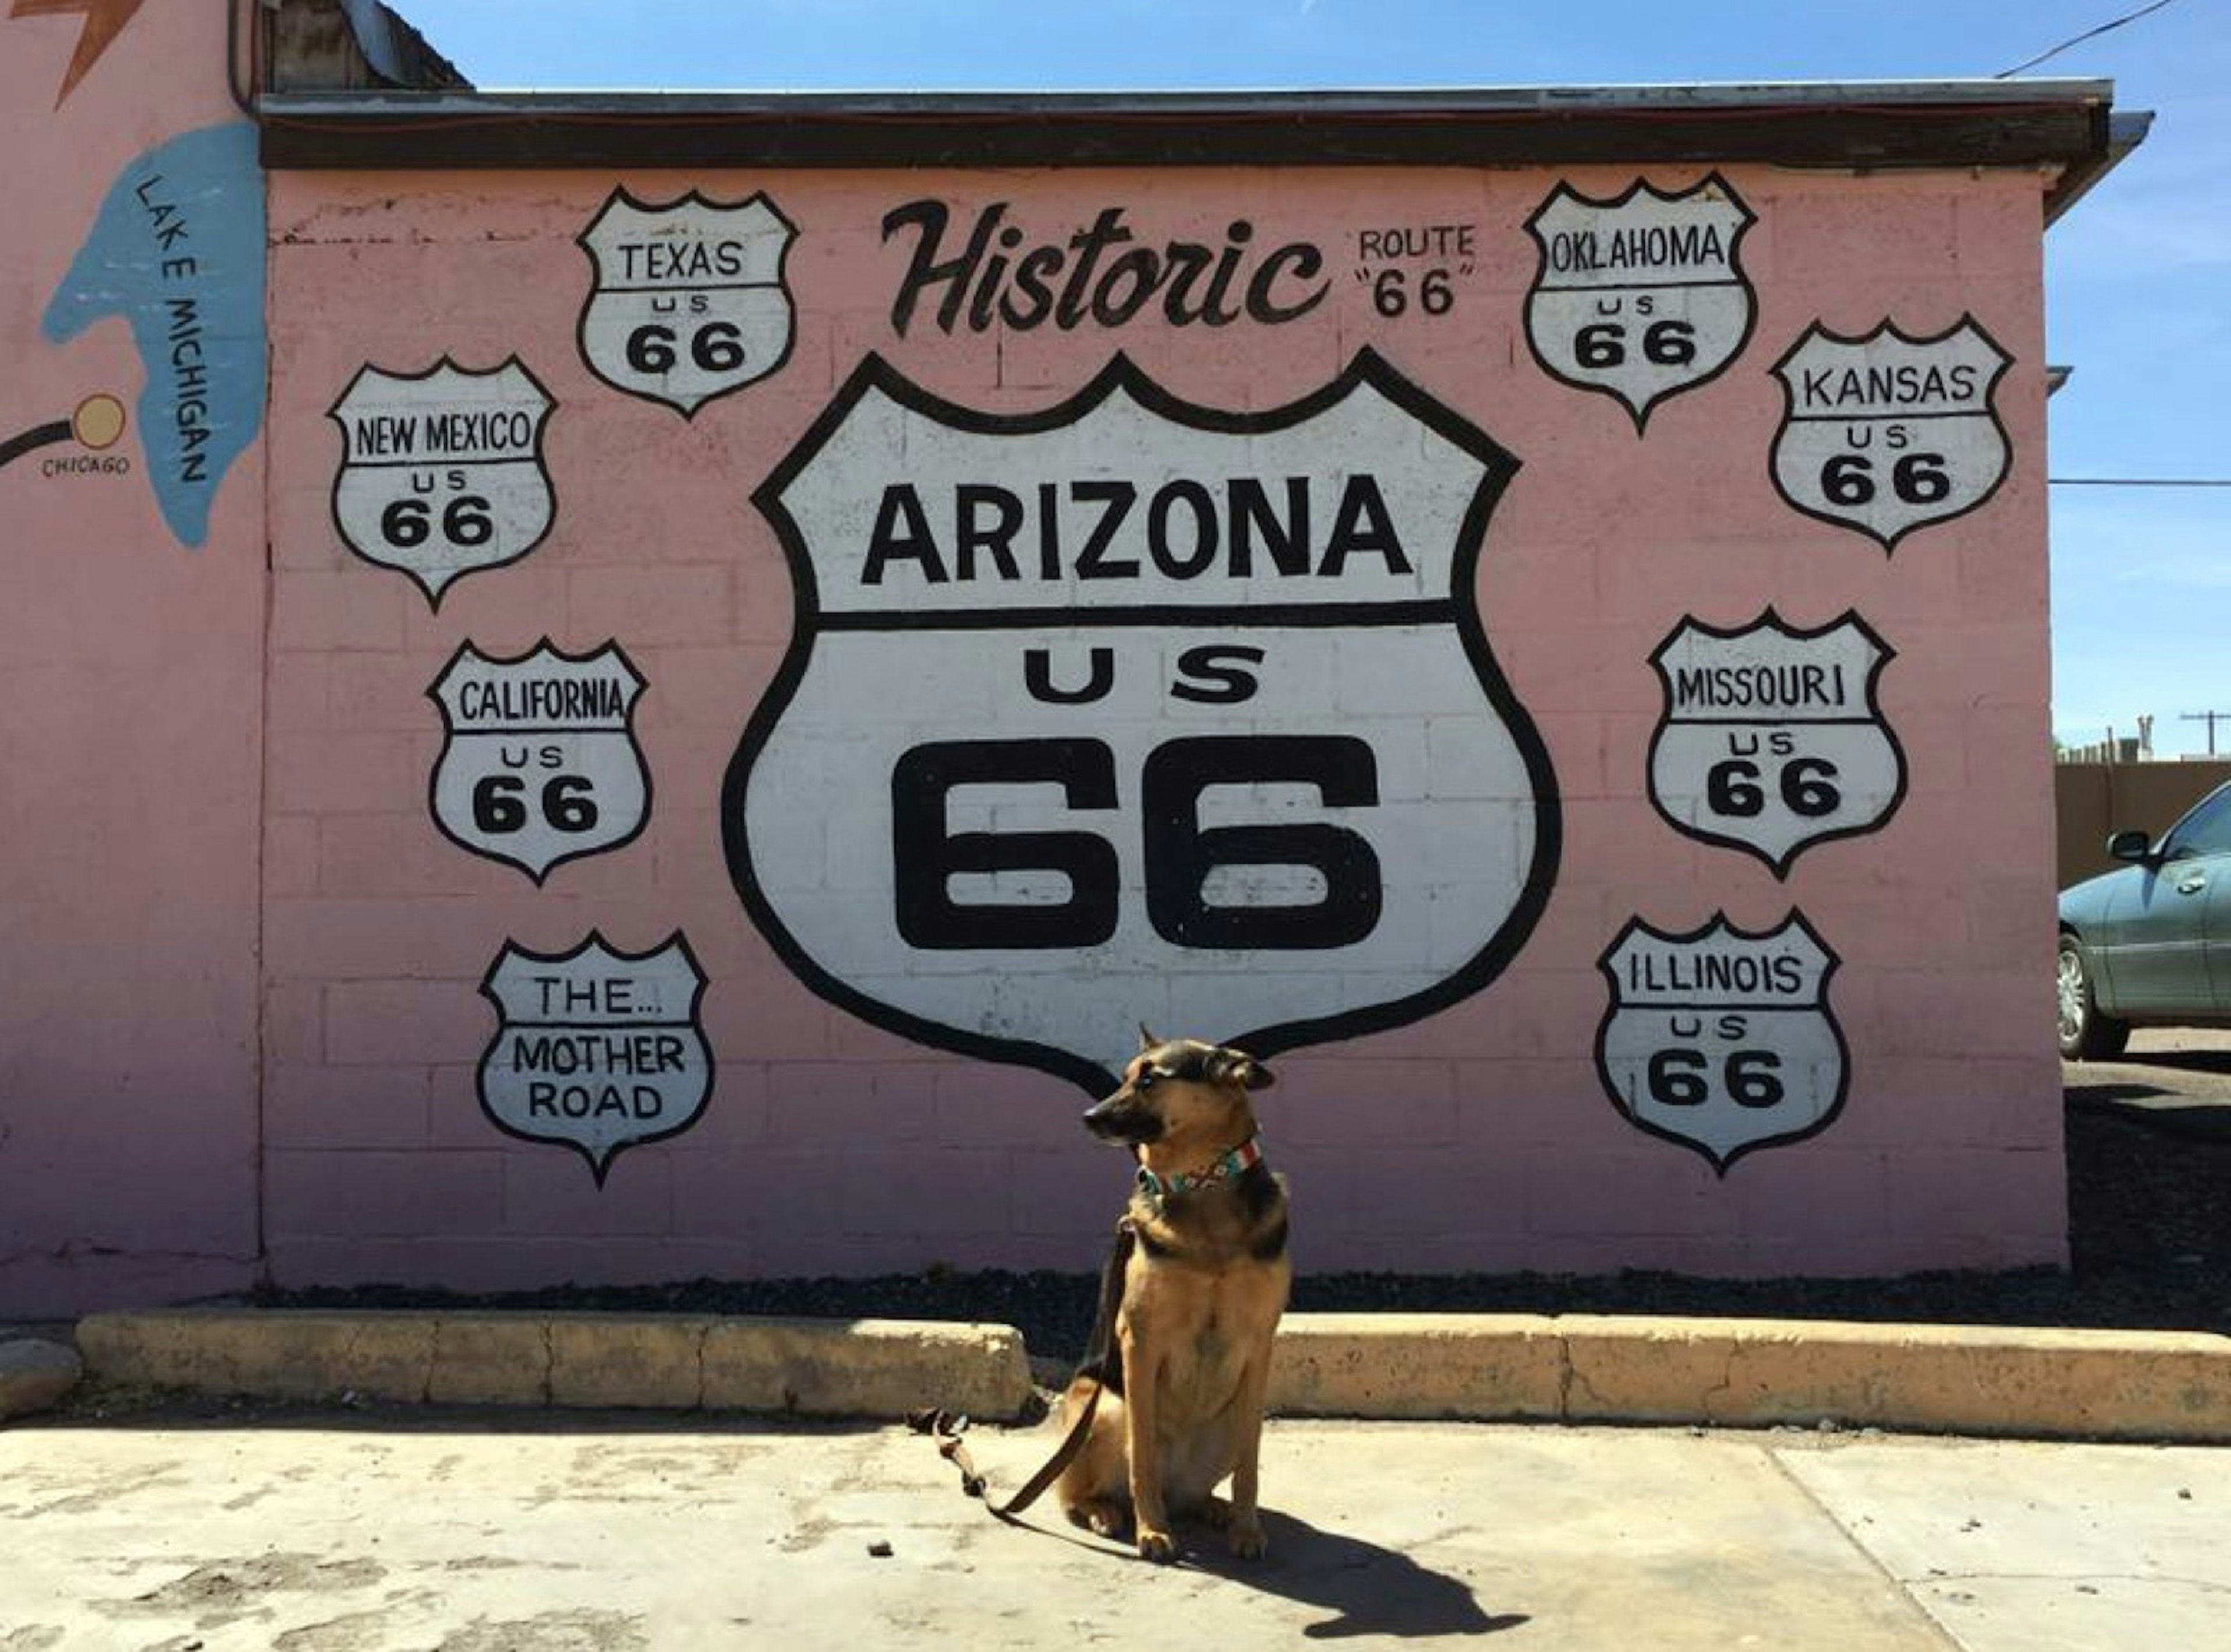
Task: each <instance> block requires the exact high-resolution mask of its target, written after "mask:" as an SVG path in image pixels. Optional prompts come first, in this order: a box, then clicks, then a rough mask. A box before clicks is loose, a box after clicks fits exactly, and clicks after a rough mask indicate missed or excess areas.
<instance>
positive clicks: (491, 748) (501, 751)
mask: <svg viewBox="0 0 2231 1652" xmlns="http://www.w3.org/2000/svg"><path fill="white" fill-rule="evenodd" d="M426 693H427V694H428V696H429V697H430V699H432V700H433V701H434V703H435V705H436V706H437V707H440V708H441V713H442V732H443V744H442V755H441V758H439V760H438V761H437V763H436V764H435V765H434V778H433V782H432V787H431V796H432V806H433V811H434V823H435V824H436V825H437V827H439V828H440V829H441V832H442V835H443V836H444V837H446V838H448V839H449V841H450V842H453V843H455V844H456V845H457V846H458V847H459V848H460V849H469V850H471V851H472V852H473V853H474V854H475V855H486V856H488V859H490V860H492V861H504V862H506V863H507V864H508V865H511V866H515V867H517V868H519V869H520V870H521V871H522V872H524V873H526V874H527V876H528V877H530V878H532V879H533V880H534V881H535V882H537V883H540V882H541V881H543V879H545V878H546V877H547V876H549V874H550V870H551V868H553V867H555V866H559V865H560V864H562V863H563V862H565V861H572V860H579V858H580V857H581V856H583V855H598V854H601V853H603V852H604V851H605V850H607V849H618V848H619V847H620V845H622V844H623V843H627V842H632V841H633V840H634V839H635V837H636V836H637V834H639V833H640V832H641V831H642V830H643V822H644V820H645V819H646V818H647V817H648V816H649V815H650V774H649V772H648V771H646V770H645V768H644V767H643V752H642V750H641V748H639V747H638V746H637V745H636V740H635V730H634V726H633V719H634V716H635V702H636V699H637V696H638V695H639V694H642V693H643V675H642V674H641V673H640V672H638V671H637V669H636V668H635V664H634V662H633V661H630V659H629V658H628V657H627V655H625V654H624V653H622V652H621V651H620V649H619V647H618V644H617V643H611V642H607V643H605V646H604V647H602V648H601V649H597V650H596V651H595V652H594V653H592V654H585V655H571V654H565V653H561V652H560V651H559V649H555V648H553V646H552V645H551V643H550V641H549V639H548V638H547V637H546V638H544V639H543V640H542V641H541V642H540V643H538V644H537V645H536V646H535V648H534V649H533V651H532V652H531V653H528V654H526V655H521V656H520V657H519V658H517V659H514V660H499V659H490V658H489V657H488V655H484V654H482V653H481V652H480V650H479V649H475V648H474V647H473V645H472V644H471V643H469V642H467V643H465V644H464V645H463V646H462V647H461V648H460V649H458V650H457V651H456V654H454V655H451V656H450V658H449V664H448V665H447V666H445V667H443V670H442V674H441V675H440V676H439V677H437V679H435V681H434V685H433V687H430V688H429V689H428V690H427V691H426Z"/></svg>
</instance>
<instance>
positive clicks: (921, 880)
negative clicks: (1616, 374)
mask: <svg viewBox="0 0 2231 1652" xmlns="http://www.w3.org/2000/svg"><path fill="white" fill-rule="evenodd" d="M1515 468H1516V461H1513V460H1512V459H1511V458H1510V456H1509V455H1507V454H1505V453H1504V450H1503V449H1502V448H1499V447H1497V445H1496V444H1495V443H1494V442H1492V441H1491V440H1490V439H1489V438H1488V437H1487V436H1485V435H1484V434H1483V433H1482V432H1481V431H1479V430H1478V429H1475V428H1474V427H1473V426H1471V424H1469V423H1466V422H1465V420H1464V419H1462V418H1460V417H1459V416H1457V415H1456V414H1455V413H1453V412H1452V411H1451V410H1448V409H1447V408H1445V407H1444V406H1442V405H1441V404H1439V403H1437V402H1435V401H1434V400H1433V399H1432V397H1428V396H1426V394H1425V393H1423V392H1422V391H1420V390H1418V389H1417V388H1416V387H1415V386H1414V385H1413V384H1409V383H1408V382H1407V380H1405V379H1403V378H1401V377H1400V375H1399V374H1397V373H1396V372H1395V371H1394V370H1393V369H1392V368H1390V367H1389V366H1388V365H1387V363H1386V362H1384V361H1383V360H1381V358H1379V357H1378V356H1377V355H1375V354H1374V353H1372V352H1368V351H1366V352H1362V353H1361V354H1360V355H1359V356H1358V357H1357V358H1356V359H1355V363H1354V364H1353V365H1351V366H1350V367H1349V368H1348V371H1346V372H1344V373H1342V375H1341V376H1340V377H1339V378H1337V379H1335V381H1334V382H1333V383H1331V384H1328V385H1327V386H1326V387H1325V388H1324V389H1323V390H1320V391H1318V392H1317V393H1316V394H1314V395H1312V396H1310V397H1306V398H1305V399H1303V401H1301V402H1298V403H1294V404H1293V405H1291V406H1288V407H1284V408H1279V409H1276V410H1271V411H1267V412H1248V413H1239V412H1225V411H1219V410H1212V409H1208V408H1203V407H1198V406H1194V405H1192V404H1190V403H1185V402H1182V401H1180V400H1179V399H1178V398H1176V397H1174V396H1172V395H1170V394H1169V393H1168V392H1167V391H1166V390H1162V389H1161V387H1160V386H1158V385H1157V384H1154V382H1153V381H1152V380H1150V379H1149V378H1147V377H1146V376H1145V375H1144V374H1143V373H1141V371H1139V370H1138V369H1137V368H1135V367H1134V366H1133V365H1131V364H1130V363H1129V362H1128V360H1126V359H1125V358H1122V357H1121V356H1119V357H1117V358H1115V361H1114V362H1113V363H1111V365H1109V368H1108V369H1107V370H1106V371H1104V372H1103V373H1102V374H1101V375H1100V376H1099V377H1098V378H1096V379H1095V380H1094V381H1093V382H1092V384H1090V385H1089V386H1087V387H1086V388H1085V389H1084V390H1082V391H1080V392H1079V393H1078V394H1077V396H1076V397H1073V398H1071V399H1070V400H1069V401H1067V402H1064V403H1062V404H1060V405H1059V406H1057V407H1054V408H1051V409H1048V410H1045V411H1044V412H1039V413H1032V414H1025V415H994V414H989V413H983V412H979V411H975V410H971V409H969V408H966V407H961V406H957V405H955V404H954V403H948V402H945V401H941V400H940V399H939V398H937V397H934V396H931V395H929V394H928V393H927V392H925V391H923V390H920V389H919V388H917V387H915V385H913V384H909V382H908V381H907V380H906V379H905V378H902V377H901V376H900V375H899V374H898V373H896V371H893V370H892V369H891V368H890V367H889V366H888V365H886V364H885V363H883V361H882V360H881V359H880V358H876V357H874V356H870V357H869V358H867V359H866V360H865V361H864V362H863V364H862V365H861V366H860V368H859V369H858V371H856V372H855V373H854V374H853V375H852V377H851V378H850V381H849V382H848V383H847V384H845V385H844V388H843V389H842V390H840V391H839V393H838V395H837V398H836V400H835V401H834V402H833V403H831V406H830V407H829V409H828V410H826V411H825V412H824V414H823V415H822V416H821V417H820V418H819V419H818V421H816V423H814V425H813V426H812V429H809V430H808V431H807V432H806V434H805V436H804V437H803V438H802V439H801V440H800V442H799V445H798V446H797V448H795V449H793V450H792V452H791V454H790V455H788V456H787V457H786V459H785V460H784V461H782V463H781V464H780V465H779V467H778V468H776V470H775V472H774V474H773V475H772V476H770V477H769V478H768V480H767V481H766V483H765V484H764V485H763V486H762V487H760V490H759V492H758V493H757V494H756V495H755V499H756V500H757V502H758V504H759V506H760V509H761V510H762V511H763V512H764V513H766V515H767V517H768V518H769V519H770V520H771V521H772V522H773V524H774V526H775V529H776V532H778V534H779V536H780V538H781V540H782V543H783V545H784V548H785V550H786V552H787V553H788V555H789V558H790V560H791V565H792V573H793V576H794V578H795V583H796V587H797V591H798V616H797V623H796V627H795V631H794V635H793V639H792V644H791V649H790V652H789V654H788V655H787V656H786V658H785V660H784V661H783V664H782V666H781V668H780V669H779V672H778V674H777V677H776V681H775V682H774V684H773V687H771V688H770V689H769V691H768V693H767V694H766V698H765V699H764V700H762V701H761V702H760V706H759V707H758V708H757V709H756V711H755V712H754V713H753V716H752V718H751V720H750V721H749V724H748V725H747V727H746V729H745V731H744V735H743V739H742V742H741V744H740V747H739V750H738V752H737V755H736V758H735V760H734V763H733V764H732V765H730V767H729V771H728V776H727V787H726V791H725V794H724V797H723V803H722V810H723V825H724V829H725V832H726V836H727V852H728V863H729V868H730V872H731V874H732V876H733V877H734V881H735V883H736V886H737V888H738V891H739V892H740V894H741V896H742V899H743V900H744V903H745V906H746V907H747V910H748V911H749V912H750V913H751V915H752V917H753V920H754V921H755V922H756V923H757V924H758V925H759V926H760V930H761V931H762V932H764V933H765V934H766V937H767V938H768V939H769V941H770V943H771V944H772V945H773V946H774V947H775V949H776V950H777V952H779V954H780V956H781V957H782V958H784V960H785V961H786V963H787V964H788V965H790V967H791V968H792V970H794V971H796V972H797V973H798V974H799V976H800V978H803V979H804V980H805V982H806V983H807V984H809V985H810V986H812V988H813V989H814V990H815V991H818V992H819V993H821V994H822V995H823V996H824V997H828V998H829V999H831V1001H833V1002H835V1003H839V1004H841V1005H843V1006H844V1007H845V1008H846V1009H848V1010H851V1011H853V1012H854V1013H856V1014H858V1015H860V1016H863V1017H865V1018H866V1019H868V1020H870V1021H872V1022H875V1023H878V1024H880V1025H883V1026H884V1027H887V1028H889V1029H894V1030H896V1031H897V1032H900V1033H901V1034H902V1035H904V1036H908V1037H911V1038H914V1039H917V1040H919V1041H921V1042H926V1043H930V1044H935V1045H940V1046H942V1047H944V1048H947V1049H954V1050H960V1051H963V1052H966V1053H969V1054H973V1055H983V1056H986V1057H989V1058H991V1059H993V1060H997V1061H1006V1062H1019V1063H1023V1064H1025V1065H1029V1066H1033V1067H1037V1068H1041V1069H1043V1070H1044V1071H1047V1072H1050V1073H1054V1074H1060V1075H1063V1076H1064V1077H1067V1078H1069V1079H1070V1080H1071V1081H1074V1082H1076V1083H1077V1084H1079V1085H1080V1086H1083V1087H1085V1088H1087V1089H1089V1090H1095V1091H1096V1090H1099V1089H1103V1088H1104V1087H1106V1086H1107V1085H1108V1083H1109V1074H1110V1073H1111V1071H1112V1070H1113V1069H1114V1068H1115V1067H1116V1066H1117V1065H1118V1064H1120V1063H1121V1062H1122V1060H1123V1059H1124V1058H1125V1057H1126V1056H1127V1055H1128V1054H1129V1053H1130V1052H1131V1051H1132V1050H1133V1049H1135V1048H1136V1044H1137V1037H1138V1025H1139V1023H1141V1021H1145V1022H1148V1023H1151V1024H1154V1025H1156V1026H1163V1025H1168V1026H1184V1027H1186V1028H1187V1029H1191V1030H1193V1032H1194V1033H1196V1034H1197V1035H1198V1036H1203V1037H1215V1038H1219V1039H1237V1040H1238V1042H1241V1043H1243V1044H1245V1046H1247V1047H1248V1048H1250V1049H1254V1050H1256V1051H1258V1053H1263V1054H1270V1053H1274V1052H1276V1051H1278V1050H1281V1049H1291V1048H1293V1047H1294V1046H1297V1045H1299V1044H1303V1043H1309V1042H1316V1041H1319V1040H1323V1039H1329V1038H1336V1037H1342V1036H1350V1035H1353V1034H1357V1033H1361V1032H1364V1031H1368V1030H1372V1029H1378V1028H1383V1027H1390V1026H1396V1025H1400V1024H1402V1023H1407V1022H1409V1021H1413V1020H1415V1019H1417V1018H1419V1017H1420V1016H1426V1015H1428V1014H1431V1013H1432V1011H1434V1010H1437V1009H1439V1008H1441V1007H1443V1006H1445V1005H1446V1004H1448V1003H1452V1002H1454V1001H1455V1000H1457V999H1459V998H1461V997H1465V996H1466V995H1468V994H1470V993H1471V992H1474V991H1478V990H1479V989H1480V988H1481V987H1482V986H1484V984H1486V983H1487V982H1488V981H1490V980H1491V979H1492V978H1494V977H1495V976H1496V975H1497V973H1498V972H1499V971H1501V970H1502V968H1503V967H1504V965H1505V964H1506V963H1507V962H1508V961H1509V960H1510V958H1511V957H1512V955H1513V954H1514V953H1515V952H1516V950H1517V949H1518V947H1519V945H1520V944H1521V943H1522V942H1523V939H1524V938H1525V936H1526V935H1527V933H1528V932H1529V931H1530V929H1531V928H1532V926H1533V925H1534V922H1535V920H1536V917H1537V916H1538V915H1539V913H1540V911H1541V908H1542V904H1543V902H1544V900H1546V899H1547V897H1548V893H1549V884H1550V881H1551V879H1552V877H1553V875H1554V874H1555V865H1556V857H1557V843H1558V821H1557V808H1556V798H1555V784H1554V782H1553V779H1552V778H1551V775H1550V771H1549V761H1548V758H1547V756H1546V754H1545V752H1544V751H1543V749H1542V742H1541V740H1540V739H1539V738H1538V737H1537V735H1536V732H1535V731H1534V728H1533V726H1532V724H1531V723H1530V721H1529V720H1528V718H1527V716H1526V714H1525V713H1524V711H1523V709H1522V708H1521V707H1520V706H1519V705H1518V703H1517V701H1516V700H1515V699H1514V698H1513V697H1512V695H1511V693H1510V688H1509V687H1508V686H1507V685H1506V684H1505V683H1504V679H1503V677H1502V674H1501V673H1500V672H1499V671H1498V670H1497V667H1496V664H1495V661H1494V659H1493V657H1492V656H1491V654H1490V653H1489V651H1488V646H1487V638H1486V635H1485V632H1484V629H1483V627H1482V625H1481V622H1480V616H1479V612H1478V606H1477V600H1476V597H1475V586H1474V571H1475V567H1476V565H1477V561H1478V554H1479V548H1480V542H1481V539H1482V536H1483V535H1484V532H1485V531H1486V528H1487V522H1488V517H1489V513H1490V512H1491V509H1492V508H1493V506H1494V503H1495V500H1496V497H1497V494H1499V493H1500V492H1501V491H1502V488H1503V487H1504V484H1505V482H1506V481H1507V480H1508V479H1509V477H1510V474H1512V472H1513V471H1514V470H1515Z"/></svg>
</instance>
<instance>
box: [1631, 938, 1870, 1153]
mask: <svg viewBox="0 0 2231 1652" xmlns="http://www.w3.org/2000/svg"><path fill="white" fill-rule="evenodd" d="M1836 966H1837V958H1836V955H1835V954H1834V953H1833V952H1830V951H1829V950H1828V948H1827V946H1826V945H1824V944H1823V943H1822V941H1821V939H1820V936H1819V935H1818V934H1816V933H1815V932H1814V929H1813V926H1812V925H1811V924H1809V923H1807V921H1806V920H1805V914H1804V913H1801V912H1793V913H1790V914H1789V916H1788V919H1786V920H1784V921H1783V922H1782V926H1781V927H1779V928H1778V929H1773V930H1769V931H1768V932H1766V933H1764V934H1757V935H1754V934H1749V933H1747V932H1744V931H1743V930H1740V929H1736V928H1734V927H1732V926H1730V924H1729V923H1728V920H1727V918H1726V916H1725V915H1724V914H1723V913H1714V914H1713V916H1712V920H1711V921H1710V923H1708V924H1706V925H1705V926H1704V927H1703V928H1701V929H1696V930H1691V931H1690V932H1688V933H1687V934H1685V935H1669V934H1665V933H1663V932H1660V931H1658V930H1655V929H1652V927H1651V926H1649V925H1648V924H1646V923H1644V922H1643V921H1642V920H1641V919H1639V918H1636V919H1633V920H1629V922H1628V923H1627V926H1626V928H1624V929H1622V930H1621V931H1620V933H1619V939H1616V940H1614V941H1613V943H1612V945H1611V948H1610V950H1609V951H1607V952H1605V954H1604V955H1603V957H1602V958H1601V960H1600V961H1599V963H1598V967H1599V968H1601V970H1602V971H1603V972H1604V974H1605V975H1606V976H1607V977H1608V978H1610V981H1611V1010H1610V1012H1609V1013H1608V1014H1607V1015H1606V1016H1605V1017H1604V1022H1603V1025H1602V1027H1601V1029H1599V1030H1598V1031H1597V1034H1596V1070H1597V1072H1598V1074H1600V1075H1601V1077H1602V1079H1603V1083H1604V1088H1605V1090H1606V1092H1607V1094H1609V1095H1610V1096H1611V1099H1612V1100H1613V1103H1614V1104H1615V1105H1616V1106H1617V1107H1618V1108H1619V1110H1620V1112H1621V1113H1624V1114H1625V1115H1626V1117H1627V1119H1628V1120H1630V1121H1631V1122H1632V1123H1633V1124H1634V1125H1635V1126H1636V1127H1637V1128H1639V1129H1641V1130H1645V1131H1647V1132H1648V1133H1650V1134H1652V1135H1653V1136H1662V1137H1664V1138H1665V1139H1666V1140H1668V1141H1672V1142H1678V1143H1679V1144H1680V1145H1682V1146H1684V1147H1686V1148H1688V1149H1690V1150H1691V1152H1698V1153H1702V1154H1703V1155H1704V1157H1705V1158H1707V1159H1709V1160H1710V1161H1711V1165H1712V1168H1713V1169H1715V1170H1716V1171H1719V1172H1720V1174H1722V1175H1723V1176H1724V1175H1725V1174H1727V1171H1728V1166H1730V1165H1732V1164H1734V1163H1735V1161H1736V1159H1738V1158H1742V1157H1743V1154H1745V1153H1747V1152H1751V1151H1752V1150H1754V1149H1755V1148H1759V1147H1766V1146H1770V1145H1775V1144H1777V1143H1783V1142H1792V1141H1800V1140H1802V1139H1804V1138H1806V1137H1807V1136H1811V1135H1814V1134H1816V1133H1819V1132H1820V1131H1822V1130H1825V1129H1826V1128H1827V1126H1828V1125H1829V1123H1830V1122H1831V1121H1832V1120H1833V1119H1834V1118H1835V1116H1836V1114H1837V1113H1838V1112H1839V1111H1840V1110H1841V1109H1842V1107H1843V1105H1844V1093H1845V1089H1846V1086H1847V1085H1848V1083H1849V1081H1850V1065H1851V1063H1850V1057H1849V1052H1848V1050H1847V1049H1846V1047H1845V1043H1844V1033H1843V1029H1842V1028H1840V1027H1839V1026H1838V1025H1837V1024H1836V1018H1835V1016H1833V1015H1832V1014H1831V1013H1830V1012H1829V1010H1828V978H1829V977H1830V976H1831V975H1833V974H1834V973H1835V971H1836Z"/></svg>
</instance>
